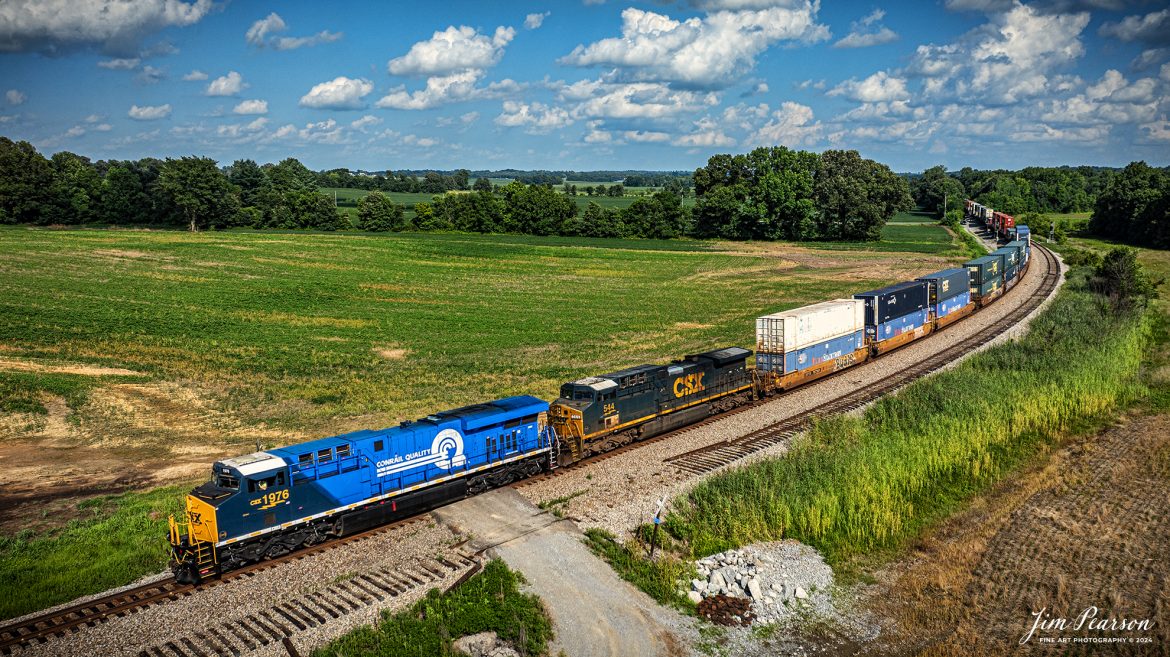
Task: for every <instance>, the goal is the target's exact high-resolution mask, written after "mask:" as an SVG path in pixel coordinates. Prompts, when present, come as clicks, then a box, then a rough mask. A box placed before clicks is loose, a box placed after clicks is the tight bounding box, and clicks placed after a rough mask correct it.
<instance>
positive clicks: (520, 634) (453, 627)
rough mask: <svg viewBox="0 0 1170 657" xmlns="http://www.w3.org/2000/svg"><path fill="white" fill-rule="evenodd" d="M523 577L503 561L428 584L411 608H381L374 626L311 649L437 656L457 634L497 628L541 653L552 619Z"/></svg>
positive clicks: (319, 654)
mask: <svg viewBox="0 0 1170 657" xmlns="http://www.w3.org/2000/svg"><path fill="white" fill-rule="evenodd" d="M523 583H524V578H523V576H522V575H521V574H520V573H516V572H513V571H510V570H509V569H508V567H507V566H505V565H504V562H503V561H500V560H498V559H496V560H493V561H490V562H488V564H487V565H486V566H485V567H484V569H483V571H482V572H480V573H477V574H475V575H474V576H473V577H471V579H469V580H467V581H466V582H464V583H463V584H462V585H461V586H459V587H458V588H456V589H454V590H452V591H450V592H448V593H440V592H439V590H438V589H431V590H430V591H429V592H428V593H427V596H426V597H425V598H424V599H422V600H420V601H419V602H417V603H415V604H414V605H412V606H411V607H410V608H409V609H406V610H404V611H400V612H398V613H396V614H391V613H389V612H383V615H382V619H381V621H380V622H379V623H378V624H377V626H376V627H371V626H369V625H365V626H362V627H359V628H358V629H356V630H353V631H351V632H349V633H348V634H346V635H344V636H342V637H340V638H338V639H335V640H333V641H331V642H330V643H328V644H327V645H326V646H325V647H323V648H319V649H317V650H314V651H313V653H312V655H313V657H358V656H361V657H398V656H402V657H429V656H431V655H433V656H435V657H440V656H447V655H453V654H456V653H454V652H453V651H452V649H451V644H452V642H453V641H455V640H456V639H459V638H460V637H464V636H469V635H472V634H478V633H480V632H489V631H490V632H495V633H496V635H497V636H499V637H500V638H501V639H504V640H506V641H508V642H510V643H511V644H512V645H513V646H515V647H516V648H517V649H518V650H519V651H520V654H522V655H543V654H546V652H547V651H548V642H549V641H550V640H552V636H553V631H552V621H551V620H550V619H549V617H548V615H547V613H546V612H545V610H544V605H543V604H542V603H541V601H540V598H538V597H536V596H535V595H531V594H525V593H521V591H520V585H521V584H523Z"/></svg>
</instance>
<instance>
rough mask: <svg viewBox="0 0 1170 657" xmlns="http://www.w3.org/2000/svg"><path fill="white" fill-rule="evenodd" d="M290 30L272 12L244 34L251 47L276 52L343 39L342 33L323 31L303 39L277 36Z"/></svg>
mask: <svg viewBox="0 0 1170 657" xmlns="http://www.w3.org/2000/svg"><path fill="white" fill-rule="evenodd" d="M287 29H288V25H287V24H286V23H285V22H284V19H283V18H281V17H280V14H277V13H276V12H272V13H271V14H268V16H266V17H264V18H261V19H260V20H258V21H256V22H255V23H252V27H249V28H248V31H247V32H246V33H244V40H245V41H247V42H248V43H249V44H250V45H253V46H257V47H259V48H263V47H265V46H269V47H272V48H275V49H276V50H294V49H296V48H302V47H304V46H315V45H318V44H321V43H332V42H334V41H338V40H340V39H341V38H342V36H343V35H342V34H341V33H340V32H330V31H328V30H321V31H320V32H318V33H316V34H313V35H310V36H302V37H289V36H276V35H277V33H279V32H284V31H285V30H287Z"/></svg>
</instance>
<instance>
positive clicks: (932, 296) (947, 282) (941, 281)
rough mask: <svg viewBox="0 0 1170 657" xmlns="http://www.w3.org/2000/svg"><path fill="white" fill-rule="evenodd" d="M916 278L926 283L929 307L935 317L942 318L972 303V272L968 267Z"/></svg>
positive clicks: (945, 270)
mask: <svg viewBox="0 0 1170 657" xmlns="http://www.w3.org/2000/svg"><path fill="white" fill-rule="evenodd" d="M915 280H919V281H924V282H925V283H926V285H927V288H926V296H927V302H928V304H929V305H928V306H927V308H928V310H930V312H931V313H933V314H934V317H935V319H942V318H943V317H946V316H947V315H950V314H951V313H953V312H956V311H958V310H961V309H963V308H964V307H966V306H967V304H969V303H971V273H970V272H968V271H967V270H966V269H963V268H961V267H956V268H954V269H944V270H942V271H936V272H934V273H933V274H927V275H925V276H919V277H918V278H917V279H915Z"/></svg>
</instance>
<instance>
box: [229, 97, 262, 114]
mask: <svg viewBox="0 0 1170 657" xmlns="http://www.w3.org/2000/svg"><path fill="white" fill-rule="evenodd" d="M232 113H233V114H267V113H268V101H266V100H245V101H243V102H241V103H240V104H239V105H236V106H235V107H234V108H232Z"/></svg>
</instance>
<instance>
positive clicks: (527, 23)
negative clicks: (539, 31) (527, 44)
mask: <svg viewBox="0 0 1170 657" xmlns="http://www.w3.org/2000/svg"><path fill="white" fill-rule="evenodd" d="M550 15H552V12H551V11H546V12H544V13H543V14H528V15H527V16H525V17H524V27H526V28H528V29H530V30H535V29H536V28H538V27H540V26H541V25H544V19H546V18H548V17H549V16H550Z"/></svg>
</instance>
